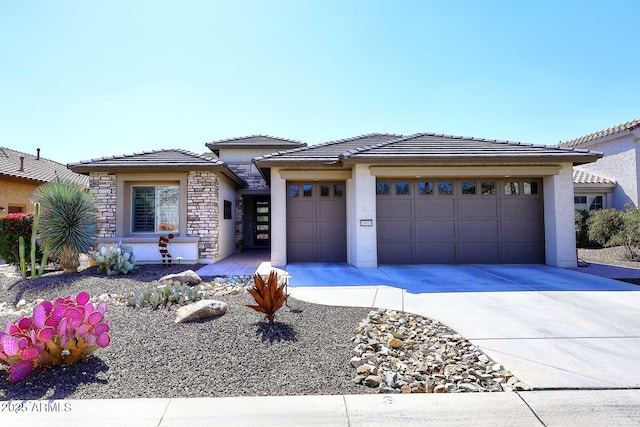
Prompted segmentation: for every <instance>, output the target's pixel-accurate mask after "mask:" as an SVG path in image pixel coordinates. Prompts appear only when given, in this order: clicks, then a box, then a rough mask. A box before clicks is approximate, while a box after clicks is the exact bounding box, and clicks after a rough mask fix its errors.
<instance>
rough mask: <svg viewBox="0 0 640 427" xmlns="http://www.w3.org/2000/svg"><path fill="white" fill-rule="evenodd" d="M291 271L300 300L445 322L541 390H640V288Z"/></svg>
mask: <svg viewBox="0 0 640 427" xmlns="http://www.w3.org/2000/svg"><path fill="white" fill-rule="evenodd" d="M287 271H288V272H289V274H290V275H291V279H290V293H291V295H292V297H294V298H298V299H301V300H304V301H309V302H315V303H320V304H330V305H343V306H364V307H379V308H389V309H395V310H403V311H408V312H413V313H417V314H421V315H424V316H427V317H430V318H433V319H437V320H439V321H441V322H443V323H444V324H446V325H448V326H449V327H451V328H452V329H454V330H456V331H458V332H459V333H460V334H462V335H463V336H465V337H466V338H468V339H469V340H471V341H472V342H473V343H474V344H476V345H478V346H479V347H481V348H482V349H483V350H484V352H485V353H486V354H487V355H488V356H489V357H491V358H492V359H494V360H495V361H497V362H498V363H501V364H503V365H504V366H506V367H507V368H508V369H510V370H511V371H512V372H513V373H514V375H516V376H517V377H519V378H520V379H521V380H522V381H524V382H525V383H527V384H528V385H529V386H530V387H532V388H534V389H556V388H627V387H640V292H638V290H640V286H635V285H630V284H627V283H624V282H619V281H616V280H611V279H607V278H603V277H598V276H594V275H590V274H585V273H581V272H579V271H573V270H569V269H561V268H555V267H550V266H545V265H504V266H501V265H463V266H431V265H430V266H424V265H422V266H383V267H380V268H378V269H361V270H358V269H355V268H354V267H351V266H347V265H336V264H330V265H329V264H324V265H321V264H292V265H289V266H287Z"/></svg>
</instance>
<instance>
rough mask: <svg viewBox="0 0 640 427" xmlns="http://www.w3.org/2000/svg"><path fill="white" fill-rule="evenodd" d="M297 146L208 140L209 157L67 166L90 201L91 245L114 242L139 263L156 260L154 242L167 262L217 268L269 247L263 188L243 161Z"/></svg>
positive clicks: (128, 158) (150, 155) (145, 155)
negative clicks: (96, 214) (84, 180)
mask: <svg viewBox="0 0 640 427" xmlns="http://www.w3.org/2000/svg"><path fill="white" fill-rule="evenodd" d="M304 145H305V144H303V143H300V142H297V141H292V140H287V139H282V138H274V137H271V136H267V135H252V136H247V137H242V138H235V139H228V140H221V141H213V142H210V143H208V144H207V146H208V147H209V149H210V150H211V151H210V152H208V153H206V154H196V153H192V152H189V151H186V150H181V149H167V150H157V151H148V152H141V153H135V154H130V155H119V156H113V157H104V158H100V159H92V160H86V161H81V162H77V163H73V164H70V165H69V168H70V169H71V170H73V171H74V172H77V173H81V174H85V175H88V179H89V188H90V190H91V191H92V192H93V193H94V194H95V195H96V196H97V198H98V209H99V211H100V218H99V221H98V228H99V243H104V244H112V243H114V242H118V241H122V242H123V243H126V244H128V245H131V246H132V247H133V248H134V252H135V254H136V258H137V260H138V261H139V262H160V261H161V255H160V253H159V251H158V240H159V238H160V236H165V237H169V235H171V236H172V238H171V239H170V240H169V243H168V245H169V248H168V249H169V252H170V253H171V255H172V257H174V258H175V257H182V258H183V259H184V261H185V262H200V263H213V262H217V261H219V260H221V259H223V258H225V257H227V256H229V255H231V254H232V253H234V252H235V251H236V250H237V249H239V248H251V247H266V248H268V247H269V245H270V241H271V239H270V238H271V231H270V218H271V216H270V208H269V188H268V186H267V185H266V183H265V181H264V179H263V177H262V176H261V174H260V173H259V171H258V170H257V169H256V167H255V166H254V165H253V164H252V163H251V159H252V158H253V157H255V156H259V155H262V154H266V153H271V152H274V151H280V150H288V149H292V148H298V147H302V146H304Z"/></svg>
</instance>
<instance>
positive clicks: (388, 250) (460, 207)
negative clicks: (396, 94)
mask: <svg viewBox="0 0 640 427" xmlns="http://www.w3.org/2000/svg"><path fill="white" fill-rule="evenodd" d="M376 193H377V198H376V199H377V234H378V262H379V263H381V264H437V263H449V264H451V263H460V264H467V263H469V264H472V263H478V264H480V263H482V264H485V263H512V264H513V263H543V262H544V261H545V257H544V219H543V200H542V181H541V180H539V179H518V180H516V179H514V180H504V179H487V178H482V179H464V180H452V179H429V180H426V179H416V180H406V179H404V180H403V179H378V181H377V188H376Z"/></svg>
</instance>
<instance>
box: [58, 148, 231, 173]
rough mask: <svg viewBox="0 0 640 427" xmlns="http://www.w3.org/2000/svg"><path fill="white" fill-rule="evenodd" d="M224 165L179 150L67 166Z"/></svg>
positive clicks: (221, 162) (75, 167)
mask: <svg viewBox="0 0 640 427" xmlns="http://www.w3.org/2000/svg"><path fill="white" fill-rule="evenodd" d="M224 165H225V163H224V162H223V161H222V160H220V159H218V158H217V157H210V156H205V155H204V154H196V153H192V152H190V151H187V150H182V149H179V148H170V149H165V150H152V151H142V152H139V153H132V154H120V155H116V156H110V157H101V158H97V159H91V160H82V161H80V162H77V163H71V164H69V167H70V168H71V169H83V167H91V168H92V169H93V170H98V169H101V168H102V169H103V168H113V167H119V166H126V167H131V168H133V167H135V168H139V167H149V166H158V167H162V166H166V167H169V166H187V167H188V166H224Z"/></svg>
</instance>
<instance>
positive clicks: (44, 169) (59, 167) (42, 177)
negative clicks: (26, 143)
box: [0, 147, 89, 187]
mask: <svg viewBox="0 0 640 427" xmlns="http://www.w3.org/2000/svg"><path fill="white" fill-rule="evenodd" d="M20 157H24V168H23V170H20ZM2 175H4V176H11V177H15V178H24V179H31V180H34V181H40V182H51V181H56V180H57V179H60V180H61V181H62V182H69V183H72V184H76V185H81V186H83V187H88V186H89V178H88V177H86V176H84V175H80V174H77V173H74V172H72V171H70V170H69V169H68V168H67V167H66V166H65V165H63V164H62V163H58V162H55V161H53V160H49V159H45V158H44V157H42V156H40V158H39V159H38V156H37V155H33V154H29V153H23V152H21V151H17V150H13V149H11V148H7V147H0V176H2Z"/></svg>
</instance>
